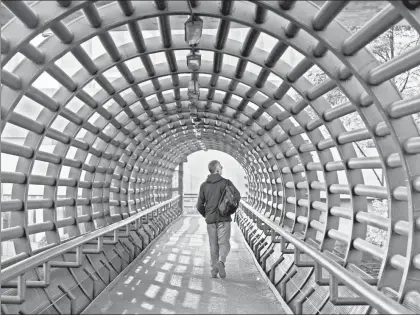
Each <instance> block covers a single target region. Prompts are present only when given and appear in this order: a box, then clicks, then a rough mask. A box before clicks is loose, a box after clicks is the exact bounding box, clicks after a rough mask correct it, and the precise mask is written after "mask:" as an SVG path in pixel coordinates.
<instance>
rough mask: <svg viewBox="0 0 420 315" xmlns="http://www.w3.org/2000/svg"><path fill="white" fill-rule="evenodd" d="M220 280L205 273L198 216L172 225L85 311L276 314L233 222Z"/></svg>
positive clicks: (205, 244)
mask: <svg viewBox="0 0 420 315" xmlns="http://www.w3.org/2000/svg"><path fill="white" fill-rule="evenodd" d="M231 247H232V248H231V252H230V254H229V256H228V259H227V262H226V273H227V277H226V278H225V279H221V278H217V279H212V278H210V264H209V261H210V253H209V247H208V239H207V230H206V224H205V222H204V220H203V219H202V218H201V217H199V216H186V217H182V218H181V219H179V220H178V221H177V222H176V223H175V224H174V225H172V226H171V227H170V228H169V229H168V230H167V231H166V232H165V234H164V235H162V237H161V238H160V239H159V240H157V241H156V243H154V244H153V245H152V247H151V248H150V250H149V252H148V253H146V254H145V255H144V256H143V257H142V258H140V259H139V260H138V261H137V263H135V264H134V265H133V266H132V267H131V269H130V270H128V272H127V273H126V274H125V275H124V276H122V277H121V278H120V279H119V281H117V282H116V283H115V285H114V286H113V287H112V288H109V289H107V290H106V291H105V292H103V293H102V295H101V296H100V297H99V298H98V299H97V300H95V301H94V303H93V305H91V306H90V307H89V308H88V309H87V310H86V311H85V312H84V313H85V314H159V313H162V314H176V313H183V314H185V313H197V314H203V313H217V314H220V313H230V314H232V313H241V314H282V313H284V311H283V309H282V306H281V304H280V303H279V302H278V301H277V299H276V297H275V296H274V294H273V292H272V291H271V290H270V288H269V287H268V285H267V284H266V282H265V280H264V279H263V278H262V277H261V274H260V273H259V271H258V269H257V268H256V266H255V264H254V261H253V259H252V257H251V254H250V253H249V251H248V250H247V248H246V247H245V241H244V239H243V237H242V234H241V232H240V230H239V228H238V227H237V225H236V223H232V238H231Z"/></svg>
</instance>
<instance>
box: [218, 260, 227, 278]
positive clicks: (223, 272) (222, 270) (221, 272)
mask: <svg viewBox="0 0 420 315" xmlns="http://www.w3.org/2000/svg"><path fill="white" fill-rule="evenodd" d="M217 267H218V268H219V276H220V278H226V270H225V264H224V263H223V262H222V261H219V262H218V263H217Z"/></svg>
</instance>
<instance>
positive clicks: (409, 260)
mask: <svg viewBox="0 0 420 315" xmlns="http://www.w3.org/2000/svg"><path fill="white" fill-rule="evenodd" d="M3 4H4V5H5V6H6V7H7V8H8V9H9V10H10V11H11V12H13V13H14V14H15V15H16V17H17V18H16V19H13V20H11V21H10V22H9V23H7V24H6V25H5V26H4V27H3V29H2V35H1V40H2V45H1V63H2V77H1V79H2V84H3V86H2V93H1V115H2V121H1V128H2V129H1V130H2V135H3V132H4V130H5V128H8V126H10V125H14V126H17V127H20V128H23V129H25V130H26V131H27V136H26V138H25V141H24V143H23V145H19V144H15V143H11V142H8V141H7V139H6V140H4V141H3V137H2V144H1V149H2V154H9V155H15V156H18V157H19V158H18V161H17V164H16V168H15V169H14V170H13V171H7V172H6V171H3V169H2V183H9V184H12V185H13V186H12V193H11V200H10V201H2V204H3V206H2V208H3V209H2V211H4V212H9V211H10V212H11V213H12V216H11V227H12V228H13V226H28V220H27V211H19V210H30V209H41V208H43V209H44V220H49V221H52V222H55V223H56V225H57V226H59V227H68V228H71V233H72V235H79V234H80V229H79V226H78V225H77V224H76V223H74V222H73V223H72V225H71V226H68V225H66V224H68V222H69V221H66V220H58V219H57V214H56V213H55V212H52V211H50V210H48V209H51V208H54V207H67V208H68V209H70V212H69V213H71V216H73V217H83V219H82V220H81V221H80V222H85V224H86V230H87V231H89V230H92V229H94V228H95V223H94V222H95V220H96V221H98V220H101V223H100V224H99V225H98V223H97V222H96V227H97V226H102V225H103V224H107V222H111V221H110V218H111V217H112V218H116V217H117V218H124V217H126V216H129V215H131V214H132V213H135V212H137V211H139V210H142V209H145V208H147V207H149V206H150V205H153V204H155V203H157V202H160V201H162V200H164V199H166V198H168V197H169V195H170V191H171V190H170V188H171V178H172V174H173V172H174V170H175V168H176V166H177V165H178V164H179V163H181V162H182V161H183V160H184V158H185V156H186V155H188V154H191V153H192V152H195V151H198V150H202V149H216V150H221V151H224V152H226V153H228V154H230V155H232V156H233V157H234V158H235V159H237V160H238V162H239V163H241V165H242V166H243V167H244V169H245V171H246V173H247V176H248V180H249V182H250V199H249V201H250V203H252V204H253V206H254V207H256V208H257V209H259V210H261V211H264V212H265V213H266V214H267V215H268V216H270V217H271V218H272V219H273V220H275V221H276V222H278V223H279V224H281V225H282V226H284V227H285V228H288V229H290V231H291V232H293V233H295V234H296V235H297V236H298V237H301V238H302V239H304V240H305V241H311V242H315V244H316V246H317V247H318V248H319V250H321V251H329V252H332V251H333V249H334V246H335V243H336V242H340V243H341V244H344V245H345V253H344V255H343V257H341V259H343V260H344V263H348V262H351V263H355V264H357V263H358V262H360V260H361V257H362V254H363V253H368V254H371V255H373V256H375V257H376V258H378V259H380V260H381V261H382V267H381V270H380V281H379V286H380V287H390V288H392V289H394V290H395V292H397V295H398V297H399V298H400V299H402V298H403V297H404V295H405V294H406V293H407V292H410V291H411V290H413V289H414V288H416V286H417V285H418V283H417V282H416V281H415V280H414V279H416V278H417V279H419V278H420V242H416V241H415V240H418V239H419V237H420V234H419V233H420V232H419V230H420V217H419V211H418V209H419V207H420V176H419V175H420V167H419V165H420V163H419V162H418V161H419V153H420V137H419V131H418V128H417V126H416V124H415V122H414V121H413V118H412V116H411V115H412V114H414V113H417V112H419V111H420V110H419V108H420V105H419V95H416V96H415V97H413V98H410V99H402V97H401V95H400V93H399V92H398V89H397V88H396V86H395V84H394V83H393V82H392V79H393V78H394V77H395V76H396V75H398V74H401V73H403V72H405V71H407V70H410V69H414V68H415V67H417V66H419V64H420V46H416V47H414V48H413V49H411V50H410V51H408V52H407V53H405V54H403V55H401V56H397V57H395V58H394V59H392V60H390V61H388V62H387V63H384V64H380V63H379V61H378V60H376V59H375V57H374V56H373V55H372V53H371V52H370V51H368V50H367V49H366V48H365V46H366V45H367V44H368V43H370V42H371V41H372V40H373V39H375V38H376V37H377V36H378V35H380V34H381V33H383V32H385V31H386V30H387V29H388V28H389V27H391V26H392V25H394V24H395V23H398V22H399V21H401V20H405V22H406V23H408V24H410V25H411V26H412V27H413V28H414V29H415V30H417V32H419V33H420V10H419V9H416V8H417V7H418V1H402V2H400V1H393V2H391V1H390V3H389V4H388V5H387V6H386V7H385V8H384V9H382V11H381V12H379V13H378V14H376V15H375V16H374V17H373V18H372V19H371V20H370V21H369V22H368V23H366V24H365V25H364V26H362V27H361V28H360V29H359V30H358V31H356V32H355V33H351V32H350V31H349V30H348V29H346V28H345V27H344V26H343V25H342V24H340V23H339V22H337V21H336V20H335V18H336V16H337V15H338V14H339V13H340V11H341V10H342V9H343V8H344V7H345V6H346V4H347V1H328V2H326V3H325V4H324V5H323V6H322V7H321V8H320V7H318V6H317V5H315V4H313V3H310V2H306V1H254V2H252V3H251V2H245V1H236V2H234V1H222V2H221V3H220V4H218V5H215V3H214V2H211V1H201V2H198V1H191V4H192V12H193V13H194V14H196V15H198V16H201V17H211V18H217V19H220V22H219V25H218V29H217V33H216V34H214V35H208V34H207V35H203V36H202V38H201V41H200V43H199V44H198V46H197V48H198V49H199V50H200V51H202V52H205V51H208V52H211V53H212V54H213V58H211V59H208V60H203V62H202V64H201V67H200V69H199V71H198V81H199V84H200V87H201V89H202V90H201V94H200V102H199V116H200V117H201V118H202V120H203V123H202V124H201V125H200V129H201V130H202V137H201V139H197V137H196V136H195V135H194V132H193V129H194V128H193V124H192V123H191V122H190V119H189V115H188V114H189V111H188V104H187V103H188V102H187V101H188V96H187V92H186V87H187V85H188V81H189V80H190V73H191V71H190V70H189V69H188V68H187V66H186V60H179V58H178V57H177V54H178V51H182V50H184V51H185V50H189V49H190V47H189V46H188V45H187V44H186V43H185V41H184V36H183V34H181V35H179V34H172V32H171V25H170V17H171V16H174V15H189V14H190V9H189V6H188V3H187V2H186V1H155V2H153V1H114V2H110V4H109V5H106V6H103V7H101V8H100V9H98V8H97V7H96V6H95V4H94V2H92V1H90V2H79V1H66V0H62V1H57V2H52V1H41V2H37V3H35V4H33V5H32V6H31V7H29V6H28V5H26V4H25V3H24V2H23V1H4V2H3ZM406 6H408V7H409V8H408V7H406ZM80 12H83V16H81V17H79V18H77V19H76V20H74V21H72V22H70V23H67V24H65V23H63V22H62V21H63V20H64V19H66V20H68V19H70V17H71V15H72V14H75V13H78V15H80V14H79V13H80ZM156 18H157V19H158V22H159V23H158V25H159V30H160V34H159V35H157V36H154V37H150V38H146V39H145V38H144V37H143V33H142V30H141V27H140V25H141V23H140V22H141V21H144V20H148V19H156ZM232 23H237V24H239V25H240V26H242V27H247V28H249V30H248V33H247V35H246V38H245V39H244V41H242V42H240V41H237V40H234V39H232V38H229V36H228V34H229V30H230V26H231V24H232ZM372 26H374V27H372ZM121 27H126V28H127V29H128V30H129V32H130V36H131V39H130V42H128V43H125V44H123V45H121V46H117V45H116V43H115V41H114V39H113V37H112V36H111V34H110V31H112V30H113V29H115V28H121ZM204 28H206V26H205V25H204ZM46 31H51V32H52V34H53V35H52V36H49V37H48V38H46V39H45V40H44V41H43V42H42V43H40V44H39V45H38V46H34V45H33V44H31V41H32V40H33V39H34V38H35V37H36V36H38V35H40V34H41V33H43V32H46ZM261 34H267V35H269V36H271V37H272V38H275V39H276V40H277V43H276V44H275V46H274V47H273V49H272V50H270V51H266V50H264V49H262V48H259V47H258V45H257V42H258V38H259V36H260V35H261ZM96 36H97V37H98V38H99V40H100V42H101V44H102V45H103V47H104V49H105V53H104V54H103V55H101V56H98V57H96V58H91V56H89V55H88V53H87V52H86V51H85V49H84V48H83V45H82V44H83V43H85V42H86V41H88V40H90V39H92V38H93V37H96ZM289 47H291V48H293V49H294V50H296V51H297V52H299V53H300V54H302V55H303V59H302V60H301V61H300V62H298V63H297V64H296V65H294V66H293V65H290V64H288V63H287V62H286V61H284V60H283V59H282V56H283V54H284V53H285V51H286V49H288V48H289ZM67 53H70V54H72V56H73V57H74V58H75V59H77V60H78V62H79V63H80V70H79V71H77V72H75V73H74V74H72V75H69V74H67V73H66V72H65V71H64V70H62V69H60V67H58V66H57V65H56V62H57V61H58V60H59V59H60V58H62V57H63V56H64V55H66V54H67ZM156 53H164V55H165V58H166V62H164V63H159V64H154V63H153V61H152V57H151V56H153V54H156ZM17 54H21V55H23V56H24V58H23V60H22V62H20V63H19V64H18V65H17V66H16V67H15V68H14V69H10V67H9V68H8V67H7V65H8V63H9V62H10V61H11V60H13V59H12V58H14V57H15V56H16V55H17ZM178 55H179V54H178ZM226 55H230V56H234V57H237V58H238V61H237V64H236V65H230V64H228V63H224V57H225V56H226ZM130 60H131V61H133V60H137V61H138V62H139V63H142V65H143V68H141V69H136V70H132V69H130V67H128V66H127V63H128V61H130ZM250 63H252V64H253V66H254V69H255V67H257V68H258V69H259V71H258V72H255V71H252V70H251V68H250V67H248V64H250ZM315 65H316V66H318V67H319V68H320V69H321V70H322V71H323V72H324V73H325V74H326V75H327V77H328V78H327V79H325V80H324V81H322V82H321V83H320V84H318V85H313V84H312V83H311V82H310V81H309V80H308V79H307V78H305V73H306V72H307V71H308V70H309V69H311V68H312V67H313V66H315ZM109 69H114V70H113V71H117V73H118V74H119V78H118V79H116V80H114V81H112V82H110V81H109V80H108V79H107V77H106V75H105V74H106V71H108V70H109ZM115 69H116V70H115ZM45 74H48V75H49V76H51V77H52V78H53V79H54V80H56V81H57V82H58V84H59V85H60V88H58V89H57V90H56V91H55V92H54V93H53V95H51V96H49V95H47V94H45V93H44V92H42V91H41V90H40V89H38V88H36V87H35V86H34V83H35V82H36V80H37V79H38V78H39V77H40V76H41V75H45ZM270 75H272V76H274V77H276V78H277V79H278V80H279V81H280V82H281V83H280V84H274V82H272V81H271V79H270ZM92 82H95V84H96V85H97V86H98V90H97V92H96V93H94V94H90V93H88V92H87V90H88V89H87V86H88V85H89V84H90V83H92ZM335 88H339V89H340V90H341V92H342V93H343V95H345V96H346V97H347V99H348V103H344V104H342V105H338V106H335V105H336V104H330V103H329V102H328V101H327V100H326V98H325V97H324V96H325V95H326V94H327V93H328V92H330V91H331V90H333V89H335ZM291 89H293V90H294V91H295V92H296V93H297V94H298V96H297V98H292V97H291V96H290V94H288V92H289V91H291ZM168 92H170V93H168ZM23 97H27V98H29V99H31V100H33V101H35V102H36V103H37V104H39V105H40V106H41V110H40V112H39V115H38V117H30V116H29V115H25V113H22V109H19V104H20V102H21V101H22V98H23ZM76 99H77V100H78V102H81V106H76V105H75V104H76V103H74V102H75V100H76ZM351 113H357V115H359V116H360V118H361V120H362V121H363V123H364V125H365V128H363V129H357V130H346V128H345V127H344V126H343V124H342V122H341V119H342V118H343V117H344V116H346V115H349V114H351ZM57 128H59V129H57ZM51 139H52V140H55V141H57V144H56V145H55V146H54V148H53V151H52V152H44V151H42V150H40V148H41V146H42V144H43V143H45V141H47V140H51ZM368 139H372V141H373V142H374V144H375V148H376V151H377V152H378V156H377V157H375V156H374V157H361V156H360V154H358V153H357V152H356V149H355V146H354V143H357V142H359V141H364V140H368ZM36 161H43V162H46V163H48V166H47V171H46V175H45V176H40V175H35V174H33V169H34V164H35V162H36ZM64 167H67V168H68V174H67V175H62V174H64V173H63V168H64ZM365 169H382V170H383V173H384V185H383V186H372V185H368V184H366V183H365V175H364V173H363V170H365ZM340 174H343V175H340ZM31 185H42V186H44V190H43V191H44V196H43V198H44V199H42V200H37V201H33V200H30V199H29V197H28V190H29V189H30V186H31ZM63 189H64V190H65V196H64V197H63V196H61V195H60V197H59V191H60V194H61V192H62V190H63ZM369 198H380V199H388V204H389V217H388V218H378V217H377V216H375V215H374V214H372V213H370V212H368V203H369V200H370V199H369ZM343 200H346V201H347V200H348V207H347V208H345V207H343V205H342V203H343ZM78 205H84V206H90V209H87V210H86V209H84V210H83V211H82V212H81V213H79V210H78V209H77V206H78ZM341 220H347V221H349V222H351V226H350V228H349V230H348V231H345V232H342V231H338V229H339V224H340V221H341ZM66 222H67V223H66ZM368 226H374V227H377V228H380V229H383V230H385V231H387V244H386V246H384V247H382V248H379V247H378V246H375V245H372V244H370V243H369V242H368V241H366V231H367V227H368ZM32 231H38V232H39V231H41V232H45V230H42V227H37V228H33V229H32ZM11 235H12V234H11ZM317 235H318V236H317ZM10 240H13V241H14V245H15V250H16V253H17V254H20V253H27V254H29V255H31V254H33V253H34V252H35V251H33V250H32V248H31V244H30V241H29V238H28V237H27V236H23V235H21V236H16V235H15V237H10ZM47 241H48V242H49V243H51V244H54V243H57V244H58V243H60V241H61V240H60V236H59V235H58V232H56V231H55V232H51V233H48V234H47ZM333 255H335V254H333Z"/></svg>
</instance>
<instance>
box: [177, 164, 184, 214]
mask: <svg viewBox="0 0 420 315" xmlns="http://www.w3.org/2000/svg"><path fill="white" fill-rule="evenodd" d="M178 193H179V198H180V199H179V207H180V208H181V210H182V211H184V162H181V163H179V167H178Z"/></svg>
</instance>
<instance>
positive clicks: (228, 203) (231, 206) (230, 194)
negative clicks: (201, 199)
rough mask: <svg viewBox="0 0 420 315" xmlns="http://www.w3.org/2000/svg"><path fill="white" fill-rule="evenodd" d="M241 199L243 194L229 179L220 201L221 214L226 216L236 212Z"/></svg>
mask: <svg viewBox="0 0 420 315" xmlns="http://www.w3.org/2000/svg"><path fill="white" fill-rule="evenodd" d="M240 200H241V196H240V195H239V194H238V193H237V192H236V189H235V188H234V187H233V185H232V183H231V182H230V181H228V182H227V185H226V186H225V189H224V190H223V193H222V197H221V198H220V201H219V206H218V209H219V214H220V215H221V216H224V217H227V216H230V215H231V214H234V213H235V212H236V210H237V209H238V207H239V201H240Z"/></svg>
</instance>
